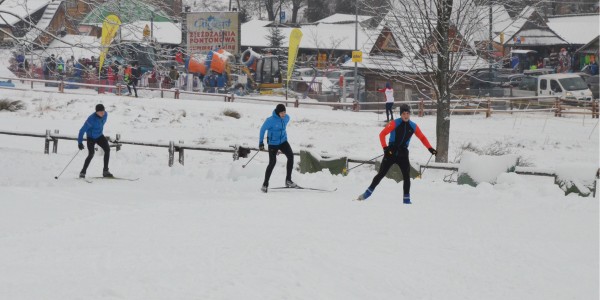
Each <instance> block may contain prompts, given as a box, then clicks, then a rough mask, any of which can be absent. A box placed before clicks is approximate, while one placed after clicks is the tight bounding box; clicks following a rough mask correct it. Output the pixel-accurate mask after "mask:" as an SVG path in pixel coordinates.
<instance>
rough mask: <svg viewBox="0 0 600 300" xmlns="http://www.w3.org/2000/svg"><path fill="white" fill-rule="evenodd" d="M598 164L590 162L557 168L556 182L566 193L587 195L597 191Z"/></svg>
mask: <svg viewBox="0 0 600 300" xmlns="http://www.w3.org/2000/svg"><path fill="white" fill-rule="evenodd" d="M597 168H598V166H596V165H594V164H593V163H590V164H586V165H584V164H569V165H561V166H558V167H557V168H556V179H555V183H556V184H557V185H558V186H559V187H560V188H561V189H562V190H563V191H565V195H568V194H571V193H576V194H579V195H580V196H583V197H587V196H589V195H591V194H592V193H594V192H595V189H596V180H595V178H594V175H597V172H598V169H597Z"/></svg>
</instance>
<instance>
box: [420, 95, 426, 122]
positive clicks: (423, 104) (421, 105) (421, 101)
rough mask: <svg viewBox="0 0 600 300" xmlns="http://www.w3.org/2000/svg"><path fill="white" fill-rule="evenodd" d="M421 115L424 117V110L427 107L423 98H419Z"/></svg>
mask: <svg viewBox="0 0 600 300" xmlns="http://www.w3.org/2000/svg"><path fill="white" fill-rule="evenodd" d="M419 101H420V102H419V117H422V116H423V115H424V114H425V112H424V111H423V110H424V109H425V103H423V101H424V100H423V98H419Z"/></svg>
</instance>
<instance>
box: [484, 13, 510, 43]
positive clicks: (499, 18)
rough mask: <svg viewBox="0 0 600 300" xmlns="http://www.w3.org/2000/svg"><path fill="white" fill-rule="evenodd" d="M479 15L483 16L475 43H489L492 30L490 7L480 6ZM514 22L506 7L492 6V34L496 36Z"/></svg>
mask: <svg viewBox="0 0 600 300" xmlns="http://www.w3.org/2000/svg"><path fill="white" fill-rule="evenodd" d="M477 14H478V15H479V16H481V18H480V20H479V23H480V25H479V28H478V29H479V30H477V31H476V32H475V34H474V39H475V41H487V40H489V28H490V19H489V14H490V7H489V6H478V7H477ZM512 22H513V19H512V18H511V17H510V15H509V14H508V11H507V10H506V8H505V7H504V5H492V34H493V36H496V35H497V34H499V33H500V32H501V31H502V30H503V29H505V28H506V27H508V26H509V25H510V24H511V23H512Z"/></svg>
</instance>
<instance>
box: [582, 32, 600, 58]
mask: <svg viewBox="0 0 600 300" xmlns="http://www.w3.org/2000/svg"><path fill="white" fill-rule="evenodd" d="M599 40H600V36H596V37H595V38H594V39H592V40H591V41H590V42H589V43H587V44H585V45H583V46H581V48H579V49H577V52H581V53H588V54H598V50H599V49H600V43H599V42H598V41H599Z"/></svg>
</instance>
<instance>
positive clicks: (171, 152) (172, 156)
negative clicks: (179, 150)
mask: <svg viewBox="0 0 600 300" xmlns="http://www.w3.org/2000/svg"><path fill="white" fill-rule="evenodd" d="M174 159H175V142H173V141H169V167H172V166H173V160H174Z"/></svg>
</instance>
